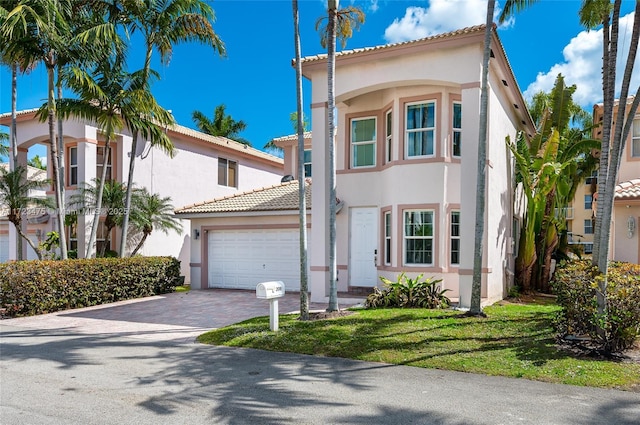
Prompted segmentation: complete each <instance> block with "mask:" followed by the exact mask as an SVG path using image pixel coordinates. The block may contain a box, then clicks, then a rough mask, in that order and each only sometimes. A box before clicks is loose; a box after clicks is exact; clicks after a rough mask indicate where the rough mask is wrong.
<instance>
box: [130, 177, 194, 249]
mask: <svg viewBox="0 0 640 425" xmlns="http://www.w3.org/2000/svg"><path fill="white" fill-rule="evenodd" d="M134 193H136V196H135V197H134V201H135V202H134V203H133V206H134V208H133V211H131V224H132V226H133V227H134V228H136V229H138V230H139V231H140V232H142V238H141V239H140V242H138V244H137V245H136V247H135V249H134V250H133V252H132V253H131V256H132V257H133V256H134V255H136V254H137V253H138V251H139V250H140V248H142V245H144V243H145V241H146V240H147V238H148V237H149V235H151V232H153V230H154V229H157V230H160V231H162V232H163V233H165V234H168V233H169V231H171V230H173V231H176V232H181V231H182V224H180V221H179V220H178V219H177V218H176V217H175V215H173V205H171V198H170V197H168V196H166V197H161V196H160V195H159V194H157V193H154V194H153V195H152V194H150V193H149V192H147V190H146V189H139V190H136V191H135V192H134Z"/></svg>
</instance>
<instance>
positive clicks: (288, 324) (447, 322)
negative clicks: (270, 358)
mask: <svg viewBox="0 0 640 425" xmlns="http://www.w3.org/2000/svg"><path fill="white" fill-rule="evenodd" d="M558 309H559V307H557V306H556V305H555V304H552V303H550V302H548V301H545V300H541V301H539V302H537V303H533V304H526V305H525V304H510V303H501V304H500V305H495V306H491V307H487V308H486V309H485V310H484V311H485V312H486V313H487V315H488V317H487V318H485V319H483V318H463V317H460V312H456V311H452V310H423V309H379V310H357V311H356V312H355V313H354V314H353V315H350V316H346V317H341V318H336V319H331V320H318V321H310V322H301V321H299V320H297V316H296V315H286V316H284V315H283V316H280V330H279V331H278V332H271V331H269V318H268V317H258V318H255V319H251V320H247V321H244V322H241V323H237V324H235V325H231V326H228V327H225V328H221V329H216V330H213V331H210V332H207V333H205V334H203V335H201V336H200V337H199V338H198V341H200V342H202V343H205V344H216V345H228V346H236V347H250V348H259V349H264V350H271V351H285V352H293V353H302V354H313V355H321V356H331V357H344V358H350V359H357V360H367V361H373V362H384V363H392V364H400V365H408V366H417V367H425V368H437V369H446V370H456V371H463V372H473V373H481V374H486V375H497V376H510V377H521V378H527V379H533V380H539V381H546V382H556V383H563V384H573V385H584V386H594V387H604V388H618V389H625V390H632V391H640V364H638V363H620V362H614V361H602V360H595V359H588V358H575V357H572V356H571V355H570V354H569V353H567V352H564V351H561V350H558V349H557V347H556V345H555V341H554V330H553V326H552V323H553V318H554V316H555V313H556V312H557V311H558Z"/></svg>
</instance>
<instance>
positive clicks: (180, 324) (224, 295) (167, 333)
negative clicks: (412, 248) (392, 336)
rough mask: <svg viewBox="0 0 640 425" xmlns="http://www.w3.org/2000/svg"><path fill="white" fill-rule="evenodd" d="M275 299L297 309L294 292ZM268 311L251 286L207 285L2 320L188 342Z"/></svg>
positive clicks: (282, 310) (284, 307) (289, 309)
mask: <svg viewBox="0 0 640 425" xmlns="http://www.w3.org/2000/svg"><path fill="white" fill-rule="evenodd" d="M278 304H279V311H280V314H285V313H290V312H295V311H299V309H300V295H299V294H297V293H291V294H286V295H285V296H284V297H283V298H280V299H279V301H278ZM341 307H344V306H341ZM310 308H311V309H316V310H319V309H324V308H326V305H325V304H311V305H310ZM268 314H269V301H266V300H259V299H256V294H255V292H254V291H241V290H227V289H208V290H198V291H195V290H194V291H190V292H180V293H172V294H165V295H158V296H154V297H148V298H141V299H136V300H128V301H120V302H116V303H112V304H104V305H99V306H94V307H88V308H82V309H77V310H67V311H60V312H57V313H51V314H43V315H39V316H33V317H21V318H16V319H6V320H2V324H4V325H10V326H17V327H24V328H35V329H68V330H73V331H74V332H78V333H86V334H111V335H120V336H129V337H135V338H143V339H152V340H158V341H176V342H186V343H191V342H193V341H194V340H195V338H196V337H197V336H198V335H200V334H201V333H203V332H206V331H208V330H210V329H213V328H219V327H223V326H227V325H230V324H232V323H236V322H240V321H242V320H246V319H250V318H252V317H256V316H266V315H268Z"/></svg>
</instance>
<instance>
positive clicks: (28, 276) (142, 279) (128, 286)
mask: <svg viewBox="0 0 640 425" xmlns="http://www.w3.org/2000/svg"><path fill="white" fill-rule="evenodd" d="M180 282H181V277H180V261H178V260H177V259H175V258H173V257H134V258H94V259H80V260H65V261H18V262H11V263H5V264H0V309H2V310H4V315H5V316H9V317H18V316H32V315H36V314H43V313H51V312H54V311H59V310H67V309H71V308H80V307H89V306H92V305H98V304H105V303H110V302H114V301H121V300H127V299H133V298H141V297H148V296H151V295H157V294H163V293H167V292H173V291H174V289H175V287H176V286H177V285H179V284H180Z"/></svg>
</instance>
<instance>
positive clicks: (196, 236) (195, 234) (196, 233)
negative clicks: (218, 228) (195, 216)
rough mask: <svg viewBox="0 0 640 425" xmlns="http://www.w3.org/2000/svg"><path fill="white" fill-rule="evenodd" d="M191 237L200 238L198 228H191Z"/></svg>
mask: <svg viewBox="0 0 640 425" xmlns="http://www.w3.org/2000/svg"><path fill="white" fill-rule="evenodd" d="M193 239H195V240H198V239H200V230H198V229H193Z"/></svg>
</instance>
